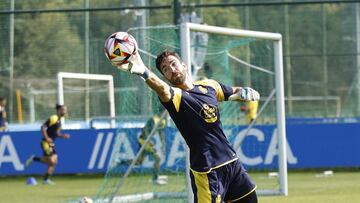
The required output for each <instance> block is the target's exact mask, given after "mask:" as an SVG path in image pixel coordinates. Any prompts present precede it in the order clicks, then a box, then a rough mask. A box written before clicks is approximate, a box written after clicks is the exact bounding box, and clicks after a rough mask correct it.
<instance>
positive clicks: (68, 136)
mask: <svg viewBox="0 0 360 203" xmlns="http://www.w3.org/2000/svg"><path fill="white" fill-rule="evenodd" d="M62 137H63V138H65V139H69V138H70V135H69V134H63V135H62Z"/></svg>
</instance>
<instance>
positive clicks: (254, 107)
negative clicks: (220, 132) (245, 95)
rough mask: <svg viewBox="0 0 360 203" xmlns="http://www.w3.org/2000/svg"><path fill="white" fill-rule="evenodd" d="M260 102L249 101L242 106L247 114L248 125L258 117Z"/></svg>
mask: <svg viewBox="0 0 360 203" xmlns="http://www.w3.org/2000/svg"><path fill="white" fill-rule="evenodd" d="M258 107H259V101H247V102H245V104H244V105H242V106H241V111H243V112H244V113H245V116H246V123H248V124H250V123H251V122H252V121H253V120H255V119H256V117H257V111H258Z"/></svg>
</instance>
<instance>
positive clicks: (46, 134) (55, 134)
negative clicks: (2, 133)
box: [26, 104, 70, 184]
mask: <svg viewBox="0 0 360 203" xmlns="http://www.w3.org/2000/svg"><path fill="white" fill-rule="evenodd" d="M66 113H67V107H66V106H65V105H58V104H57V105H56V114H55V115H52V116H50V118H49V119H47V120H46V121H45V123H44V124H43V125H42V126H41V133H42V140H41V143H40V146H41V149H42V151H43V156H42V157H37V156H34V155H32V156H30V158H29V159H28V160H27V161H26V166H27V167H28V166H29V165H30V164H31V163H32V162H33V161H35V162H40V163H43V164H46V165H47V166H48V168H47V171H46V173H45V175H44V180H43V183H44V184H54V182H53V181H51V180H50V176H51V175H52V174H53V172H54V170H55V166H56V165H57V163H58V155H57V153H56V150H55V140H56V138H59V137H60V138H65V139H69V138H70V135H69V134H62V133H61V132H60V131H61V118H62V117H64V116H65V114H66Z"/></svg>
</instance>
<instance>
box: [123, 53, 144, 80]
mask: <svg viewBox="0 0 360 203" xmlns="http://www.w3.org/2000/svg"><path fill="white" fill-rule="evenodd" d="M117 68H118V69H120V70H123V71H129V72H130V73H132V74H135V75H139V76H140V77H141V78H142V79H144V80H146V79H148V78H149V69H148V68H147V67H146V66H145V65H144V62H143V61H142V59H141V57H140V54H139V52H136V54H134V55H132V56H131V57H130V58H129V63H127V64H122V65H117Z"/></svg>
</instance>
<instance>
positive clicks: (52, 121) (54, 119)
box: [49, 115, 59, 126]
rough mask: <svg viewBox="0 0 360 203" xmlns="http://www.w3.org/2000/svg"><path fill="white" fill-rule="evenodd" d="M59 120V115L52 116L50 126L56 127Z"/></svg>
mask: <svg viewBox="0 0 360 203" xmlns="http://www.w3.org/2000/svg"><path fill="white" fill-rule="evenodd" d="M58 120H59V118H58V116H57V115H52V116H51V117H50V123H49V126H52V125H54V124H55V123H56V122H57V121H58Z"/></svg>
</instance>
